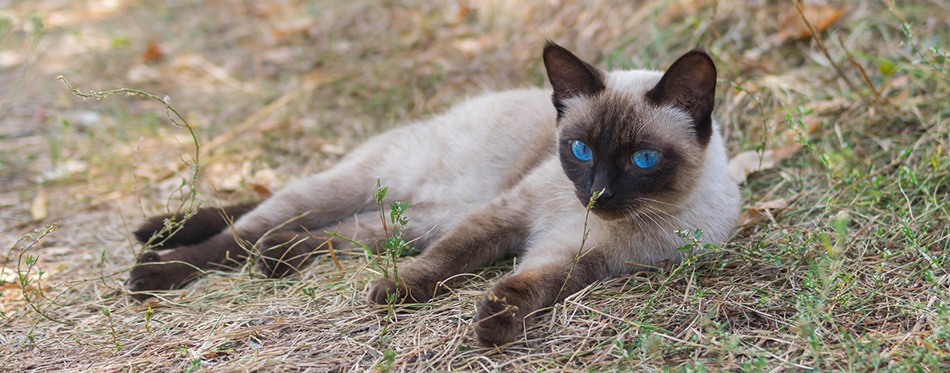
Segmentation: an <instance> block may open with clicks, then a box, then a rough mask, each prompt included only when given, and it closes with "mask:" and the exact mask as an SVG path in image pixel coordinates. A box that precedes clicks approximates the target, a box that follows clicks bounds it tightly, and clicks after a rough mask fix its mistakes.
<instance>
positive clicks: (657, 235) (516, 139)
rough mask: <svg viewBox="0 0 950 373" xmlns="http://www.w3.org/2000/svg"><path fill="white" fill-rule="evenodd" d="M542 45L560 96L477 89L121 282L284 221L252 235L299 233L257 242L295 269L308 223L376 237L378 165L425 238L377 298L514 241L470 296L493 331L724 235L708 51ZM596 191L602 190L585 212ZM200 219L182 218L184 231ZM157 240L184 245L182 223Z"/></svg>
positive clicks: (164, 272)
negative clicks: (179, 235)
mask: <svg viewBox="0 0 950 373" xmlns="http://www.w3.org/2000/svg"><path fill="white" fill-rule="evenodd" d="M544 57H545V65H546V67H547V69H548V75H549V78H550V79H551V82H552V85H553V86H554V105H552V102H551V91H545V90H540V89H525V90H516V91H509V92H502V93H492V94H486V95H483V96H479V97H477V98H474V99H472V100H469V101H467V102H465V103H463V104H461V105H459V106H456V107H455V108H453V109H451V110H450V111H448V112H446V113H445V114H442V115H439V116H435V117H432V118H430V119H428V120H425V121H421V122H418V123H416V124H413V125H410V126H407V127H403V128H399V129H395V130H392V131H389V132H387V133H385V134H382V135H380V136H377V137H375V138H373V139H371V140H370V141H368V142H367V143H366V144H364V145H363V146H361V147H360V148H359V149H357V150H356V151H354V152H353V153H351V154H350V155H348V156H347V157H346V158H345V159H344V160H343V161H341V162H340V163H339V164H338V165H336V166H335V167H333V168H332V169H330V170H328V171H325V172H323V173H320V174H317V175H313V176H310V177H307V178H304V179H301V180H299V181H297V182H294V183H292V184H291V185H289V186H287V187H286V188H285V189H283V190H281V191H280V192H278V193H277V194H276V195H274V196H273V197H271V198H270V199H268V200H266V201H264V202H263V203H261V204H260V205H259V206H257V207H256V208H254V209H251V210H250V211H249V212H246V213H245V214H243V216H240V218H239V219H237V220H236V221H235V222H234V224H233V231H231V230H230V229H225V230H224V231H222V232H220V233H219V232H215V231H214V230H215V229H217V230H220V229H221V224H222V222H220V221H219V222H217V223H216V224H218V225H217V226H216V225H214V224H209V225H208V226H211V227H213V228H212V232H208V233H206V237H210V238H208V239H206V240H203V241H201V240H193V239H189V240H188V241H187V242H186V241H180V242H177V244H182V246H181V247H178V248H177V249H175V250H174V251H171V252H169V253H167V254H164V255H162V256H159V255H157V254H155V253H153V252H146V253H145V254H143V256H142V257H141V258H140V259H139V262H140V264H139V265H138V266H137V267H136V268H134V269H133V271H132V273H131V275H130V279H129V282H128V286H129V288H130V289H131V290H134V291H145V290H156V289H169V288H176V287H179V286H181V285H183V284H184V283H186V282H187V281H190V280H191V279H192V278H194V277H195V276H196V274H197V271H196V270H194V269H192V268H191V267H189V266H188V265H185V264H180V263H161V262H163V261H184V262H188V263H191V264H193V265H195V266H197V267H199V268H203V269H204V268H213V267H214V266H219V265H220V264H221V263H227V262H229V261H235V262H240V261H241V260H243V258H245V257H246V255H247V254H246V251H245V250H244V249H242V248H241V247H240V246H239V245H238V244H237V243H236V242H235V239H234V235H235V233H236V234H237V236H239V237H241V238H243V239H245V240H249V241H251V242H254V241H256V240H258V239H259V238H260V237H261V236H262V235H264V234H265V232H267V231H269V230H271V229H273V228H275V227H278V226H280V227H281V228H278V229H276V230H275V231H276V233H271V234H269V235H268V236H267V237H265V238H264V239H262V240H261V242H260V245H258V247H259V249H260V250H268V248H270V247H272V246H275V245H278V244H281V243H284V242H288V241H292V242H297V241H299V240H301V239H306V241H305V242H303V243H301V244H299V245H296V246H292V248H290V249H287V248H288V247H291V246H290V245H286V246H282V247H278V248H276V249H271V250H270V251H267V252H266V253H265V254H264V256H265V258H264V260H262V261H261V262H262V265H261V267H262V269H263V271H264V272H265V273H266V274H269V275H272V276H282V275H286V274H289V273H292V272H294V271H295V270H296V269H297V268H299V267H300V266H301V265H302V264H303V262H305V259H304V258H306V257H308V256H309V254H310V253H311V251H312V250H313V248H314V247H316V246H317V245H318V244H319V243H320V240H317V239H312V238H309V239H308V237H310V235H309V234H307V233H305V232H304V230H305V229H306V230H308V231H310V232H311V233H314V234H316V235H322V232H324V231H336V232H337V233H338V234H340V235H343V236H348V237H352V238H355V239H358V240H373V239H382V238H384V236H385V232H384V231H383V229H382V226H381V223H380V219H379V216H378V212H377V210H376V205H375V202H374V201H373V199H372V195H373V192H374V191H375V185H376V180H377V177H378V178H379V179H380V180H381V182H382V184H384V185H385V186H387V187H388V188H389V189H388V190H389V192H388V194H387V197H386V200H387V201H408V202H409V203H410V208H409V210H408V211H407V213H406V215H407V216H409V217H410V219H411V223H412V228H411V230H410V231H409V232H407V236H408V238H416V237H418V239H417V240H416V241H415V242H414V245H415V246H417V247H419V248H422V249H424V252H423V253H422V254H421V255H419V256H418V257H416V258H414V259H413V260H410V261H409V262H407V263H404V264H403V265H402V266H400V268H399V275H400V279H399V280H400V281H399V283H398V285H397V284H396V282H395V281H393V279H391V278H381V279H379V280H377V281H376V282H375V283H374V284H373V286H372V287H371V289H370V292H369V300H370V301H371V302H373V303H386V302H387V298H390V296H391V295H392V294H396V295H397V297H396V298H397V300H398V301H400V302H404V301H420V302H421V301H426V300H428V299H430V298H431V297H433V296H435V295H436V294H437V293H438V292H439V290H440V287H439V285H440V284H441V282H442V281H443V280H446V279H448V278H450V277H452V276H454V275H455V274H458V273H462V272H466V271H473V270H476V269H478V268H481V267H483V266H485V265H487V264H489V263H490V262H491V261H492V260H495V259H497V258H500V257H502V256H503V255H504V254H506V253H508V252H512V251H515V252H518V253H520V255H521V258H520V259H519V261H518V266H517V268H516V269H515V271H514V273H512V274H510V275H508V276H505V277H504V278H502V279H501V280H499V281H498V283H497V284H495V286H494V287H493V289H492V291H491V292H490V295H489V296H488V297H487V298H486V299H485V300H484V301H483V302H482V304H480V305H479V310H478V320H479V321H478V322H477V325H476V327H475V330H476V334H477V335H478V337H479V340H481V341H482V342H483V343H486V344H503V343H506V342H509V341H511V340H513V339H514V338H515V337H516V336H517V333H518V331H519V330H520V326H521V325H522V323H523V319H524V318H525V317H526V316H527V315H528V314H529V313H531V312H533V311H534V310H537V309H539V308H542V307H545V306H548V305H550V304H553V303H554V302H556V301H559V300H560V299H563V298H564V297H566V296H567V295H570V294H572V293H574V292H576V291H578V290H580V289H581V288H583V287H584V286H586V285H588V284H590V283H592V282H594V281H597V280H599V279H602V278H605V277H608V276H612V275H616V274H620V273H625V272H629V271H631V270H633V269H636V268H639V267H642V266H643V265H653V264H655V263H657V262H658V261H662V260H674V261H675V260H678V259H680V258H681V257H682V256H683V255H684V253H683V252H681V251H677V250H676V248H677V247H680V246H682V245H684V244H685V243H686V242H687V241H686V240H685V239H684V238H682V237H680V236H678V235H676V234H675V233H674V231H675V230H677V229H697V228H698V229H702V232H703V235H702V240H703V241H704V242H714V243H719V242H723V241H725V240H726V239H727V238H728V236H729V234H730V233H731V230H732V227H733V224H734V223H735V219H736V216H737V214H738V203H739V194H738V188H737V187H736V185H735V184H734V183H733V182H731V181H730V180H729V179H728V177H727V176H726V172H725V170H726V161H727V160H726V153H725V149H724V147H723V145H722V140H721V138H720V135H719V132H718V129H717V128H716V125H715V123H714V122H713V121H712V120H711V117H710V116H709V115H710V112H711V110H712V98H713V94H714V87H715V67H714V66H712V61H711V60H710V59H709V58H708V56H706V55H705V54H703V53H701V52H691V53H690V54H687V55H686V56H684V57H683V58H681V59H680V61H677V63H676V64H674V66H673V67H671V69H670V70H669V71H668V72H667V74H666V77H664V74H663V73H659V72H652V71H639V70H638V71H624V72H612V73H609V74H605V73H602V72H600V71H598V70H596V69H594V68H593V67H591V66H590V65H587V64H586V63H584V62H582V61H580V60H579V59H577V58H576V57H574V56H573V55H572V54H570V52H568V51H567V50H564V49H563V48H560V47H558V46H556V45H553V44H551V45H549V46H547V47H546V48H545V55H544ZM710 69H711V70H710ZM710 74H711V75H710ZM661 78H662V79H661ZM644 165H646V167H641V166H644ZM594 191H598V192H602V194H601V196H600V197H599V198H598V199H597V200H596V201H595V203H594V205H593V206H594V208H593V209H592V210H591V213H590V214H589V216H588V214H587V202H588V200H589V199H590V197H591V194H592V193H593V192H594ZM244 210H246V209H236V210H235V212H234V213H232V212H230V211H229V212H228V213H229V214H234V215H241V214H242V213H243V212H244ZM214 214H216V213H214V212H213V211H209V210H205V211H203V212H199V218H200V219H199V221H201V219H204V220H205V221H210V220H216V219H215V217H214V216H211V215H214ZM209 216H211V217H210V218H209ZM295 217H296V219H294V218H295ZM289 219H293V220H292V221H291V222H289V223H288V222H287V221H288V220H289ZM217 220H220V219H217ZM160 225H161V222H160V220H158V219H153V220H152V221H150V222H149V223H147V224H146V226H144V227H143V228H142V229H140V230H139V231H138V232H136V235H137V236H138V237H139V238H140V239H141V240H145V239H147V237H148V236H149V235H150V234H151V232H155V231H157V230H158V228H159V227H160ZM200 228H201V227H200V226H199V224H191V223H189V224H186V226H185V228H184V229H183V231H185V233H189V232H190V233H194V232H200ZM585 229H587V230H589V235H588V237H587V238H586V242H585V241H584V237H585ZM194 235H195V236H200V233H194ZM183 236H188V235H183ZM334 240H338V239H335V238H334ZM582 242H583V247H582ZM342 243H344V242H342V241H339V240H338V242H336V244H337V245H339V244H342ZM166 246H177V245H176V242H175V236H173V237H172V238H170V239H169V241H168V243H167V244H166ZM275 253H280V254H275ZM267 257H270V259H267ZM569 273H570V274H571V275H570V276H568V274H569Z"/></svg>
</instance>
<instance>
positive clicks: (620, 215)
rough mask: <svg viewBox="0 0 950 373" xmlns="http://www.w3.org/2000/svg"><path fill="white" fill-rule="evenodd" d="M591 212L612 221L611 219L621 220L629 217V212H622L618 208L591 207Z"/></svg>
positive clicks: (602, 218) (599, 217)
mask: <svg viewBox="0 0 950 373" xmlns="http://www.w3.org/2000/svg"><path fill="white" fill-rule="evenodd" d="M590 212H591V214H593V215H594V216H596V217H597V218H598V219H601V220H606V221H612V220H622V219H625V218H627V217H629V216H630V215H629V214H626V213H624V212H623V211H620V210H613V209H604V208H593V209H591V210H590Z"/></svg>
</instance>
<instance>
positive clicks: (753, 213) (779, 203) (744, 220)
mask: <svg viewBox="0 0 950 373" xmlns="http://www.w3.org/2000/svg"><path fill="white" fill-rule="evenodd" d="M746 207H747V210H745V211H743V212H742V214H740V215H739V220H738V224H737V225H738V226H740V227H749V226H753V225H757V224H759V223H762V222H763V221H765V220H766V219H768V220H775V214H777V213H779V212H781V211H783V210H785V209H788V202H786V201H785V198H779V199H774V200H771V201H767V202H759V203H756V204H755V205H753V206H751V207H750V206H746Z"/></svg>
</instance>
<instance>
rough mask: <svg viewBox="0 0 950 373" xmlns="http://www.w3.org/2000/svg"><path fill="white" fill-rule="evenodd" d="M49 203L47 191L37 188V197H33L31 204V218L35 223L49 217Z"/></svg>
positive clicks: (40, 187)
mask: <svg viewBox="0 0 950 373" xmlns="http://www.w3.org/2000/svg"><path fill="white" fill-rule="evenodd" d="M47 202H48V198H47V197H46V191H45V190H43V187H42V186H39V187H37V189H36V196H35V197H33V203H31V204H30V216H31V217H32V218H33V221H40V220H43V219H46V218H47V217H48V216H49V210H48V209H47Z"/></svg>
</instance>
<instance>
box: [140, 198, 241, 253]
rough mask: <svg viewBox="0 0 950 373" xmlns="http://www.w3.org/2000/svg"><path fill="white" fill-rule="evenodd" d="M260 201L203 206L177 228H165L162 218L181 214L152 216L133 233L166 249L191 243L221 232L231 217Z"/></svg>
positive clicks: (178, 218) (174, 218)
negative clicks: (221, 205) (222, 205)
mask: <svg viewBox="0 0 950 373" xmlns="http://www.w3.org/2000/svg"><path fill="white" fill-rule="evenodd" d="M258 203H259V202H250V203H241V204H236V205H230V206H224V207H202V208H200V209H198V211H196V212H195V214H194V215H193V216H192V217H191V218H190V219H188V220H187V221H186V222H185V223H184V224H183V225H181V226H180V227H179V228H178V229H177V230H176V229H171V230H169V229H166V228H165V220H170V221H172V222H180V221H182V219H184V215H183V214H166V215H158V216H153V217H151V218H149V219H148V220H146V221H145V223H143V224H142V226H140V227H139V229H136V230H135V232H133V233H132V234H133V235H135V238H136V239H137V240H138V241H139V242H141V243H144V244H146V245H147V246H148V247H149V248H151V249H155V250H167V249H171V248H175V247H178V246H185V245H194V244H197V243H200V242H202V241H205V240H207V239H209V238H211V236H214V235H216V234H218V233H219V232H221V231H223V230H224V228H226V227H227V226H228V224H230V223H231V222H233V221H234V220H237V219H238V218H240V217H241V216H242V215H244V214H245V213H247V212H248V211H251V210H253V209H254V207H256V206H257V205H258Z"/></svg>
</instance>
